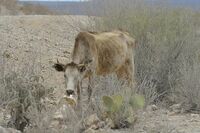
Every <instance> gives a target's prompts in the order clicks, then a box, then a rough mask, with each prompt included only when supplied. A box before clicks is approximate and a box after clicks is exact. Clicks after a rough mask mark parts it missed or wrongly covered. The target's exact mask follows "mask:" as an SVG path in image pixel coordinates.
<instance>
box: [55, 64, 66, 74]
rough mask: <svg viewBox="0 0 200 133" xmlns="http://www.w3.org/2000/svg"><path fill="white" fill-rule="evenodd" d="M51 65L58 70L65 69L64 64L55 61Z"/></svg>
mask: <svg viewBox="0 0 200 133" xmlns="http://www.w3.org/2000/svg"><path fill="white" fill-rule="evenodd" d="M53 67H54V68H55V69H56V70H57V71H59V72H64V71H65V65H64V64H61V63H56V64H54V65H53Z"/></svg>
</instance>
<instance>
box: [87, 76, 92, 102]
mask: <svg viewBox="0 0 200 133" xmlns="http://www.w3.org/2000/svg"><path fill="white" fill-rule="evenodd" d="M87 91H88V102H89V101H90V99H91V95H92V87H91V77H89V82H88V89H87Z"/></svg>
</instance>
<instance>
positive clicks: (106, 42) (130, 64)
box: [54, 30, 135, 100]
mask: <svg viewBox="0 0 200 133" xmlns="http://www.w3.org/2000/svg"><path fill="white" fill-rule="evenodd" d="M134 48H135V39H133V38H132V37H130V36H129V34H128V33H127V32H123V31H119V30H116V31H111V32H89V31H87V32H80V33H79V34H78V35H77V36H76V38H75V44H74V49H73V51H72V59H71V60H72V61H71V62H70V63H67V64H62V63H60V62H59V61H57V63H55V64H54V68H55V69H56V70H57V71H59V72H64V78H65V84H66V93H67V95H68V96H70V95H78V99H79V100H80V91H81V86H82V85H81V83H82V80H83V79H85V78H89V84H90V81H91V77H92V75H93V74H96V75H103V76H104V75H107V74H111V73H116V75H117V77H118V78H121V79H126V80H127V81H128V83H130V84H134V82H135V80H134ZM91 94H92V88H91V86H90V85H89V86H88V100H89V99H90V97H91Z"/></svg>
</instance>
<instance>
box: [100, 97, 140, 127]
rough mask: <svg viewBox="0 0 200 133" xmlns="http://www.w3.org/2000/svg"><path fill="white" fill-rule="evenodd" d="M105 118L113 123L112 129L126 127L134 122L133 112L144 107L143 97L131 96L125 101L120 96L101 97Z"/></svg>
mask: <svg viewBox="0 0 200 133" xmlns="http://www.w3.org/2000/svg"><path fill="white" fill-rule="evenodd" d="M102 100H103V105H104V107H105V112H106V117H108V118H110V119H111V120H112V121H113V123H114V128H123V127H128V126H130V124H133V122H134V121H135V119H136V118H135V116H134V110H136V109H139V108H142V107H143V106H144V97H143V96H141V95H133V96H131V97H130V99H129V101H125V100H124V98H123V97H122V96H121V95H113V96H103V97H102Z"/></svg>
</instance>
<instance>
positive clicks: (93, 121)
mask: <svg viewBox="0 0 200 133" xmlns="http://www.w3.org/2000/svg"><path fill="white" fill-rule="evenodd" d="M99 122H100V120H99V118H98V116H97V114H92V115H90V116H89V117H88V118H86V119H85V120H84V125H85V127H86V128H89V127H91V126H92V125H97V124H98V123H99Z"/></svg>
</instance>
